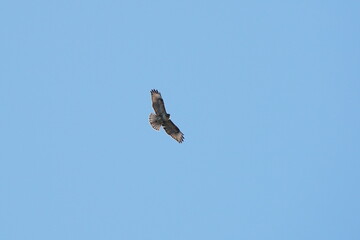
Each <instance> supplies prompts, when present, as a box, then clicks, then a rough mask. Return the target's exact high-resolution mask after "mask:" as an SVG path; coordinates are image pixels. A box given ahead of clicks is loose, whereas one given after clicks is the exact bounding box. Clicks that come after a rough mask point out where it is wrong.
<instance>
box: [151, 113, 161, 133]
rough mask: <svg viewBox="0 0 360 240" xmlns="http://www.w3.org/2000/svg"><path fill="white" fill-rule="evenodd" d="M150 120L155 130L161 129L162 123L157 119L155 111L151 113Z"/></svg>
mask: <svg viewBox="0 0 360 240" xmlns="http://www.w3.org/2000/svg"><path fill="white" fill-rule="evenodd" d="M149 122H150V124H151V126H152V127H153V128H154V129H155V130H160V127H161V123H159V121H158V120H157V116H156V114H154V113H150V116H149Z"/></svg>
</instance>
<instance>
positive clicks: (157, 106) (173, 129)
mask: <svg viewBox="0 0 360 240" xmlns="http://www.w3.org/2000/svg"><path fill="white" fill-rule="evenodd" d="M150 93H151V101H152V107H153V108H154V110H155V114H154V113H150V116H149V121H150V124H151V126H152V127H153V128H154V129H155V130H160V127H161V126H163V128H164V130H165V132H166V133H167V134H169V135H170V136H171V137H172V138H174V139H175V140H176V141H178V142H179V143H182V142H183V141H184V134H183V133H182V132H181V131H180V129H179V128H178V127H177V126H176V125H175V124H174V123H173V122H172V121H171V120H170V114H168V113H167V112H166V110H165V104H164V100H163V99H162V97H161V94H160V92H159V91H158V90H155V89H152V90H151V91H150Z"/></svg>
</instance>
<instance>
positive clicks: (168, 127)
mask: <svg viewBox="0 0 360 240" xmlns="http://www.w3.org/2000/svg"><path fill="white" fill-rule="evenodd" d="M163 127H164V129H165V131H166V133H167V134H169V135H170V136H171V137H172V138H174V139H175V140H176V141H178V142H179V143H182V142H183V141H184V134H183V133H182V132H181V131H180V129H179V128H178V127H177V126H176V125H175V124H174V123H173V122H172V121H171V120H168V121H165V122H164V123H163Z"/></svg>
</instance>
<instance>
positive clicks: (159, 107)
mask: <svg viewBox="0 0 360 240" xmlns="http://www.w3.org/2000/svg"><path fill="white" fill-rule="evenodd" d="M150 92H151V100H152V106H153V108H154V110H155V113H156V114H157V115H162V114H163V113H165V114H166V110H165V105H164V100H163V99H162V97H161V94H160V92H159V91H158V90H155V89H152V90H151V91H150Z"/></svg>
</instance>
